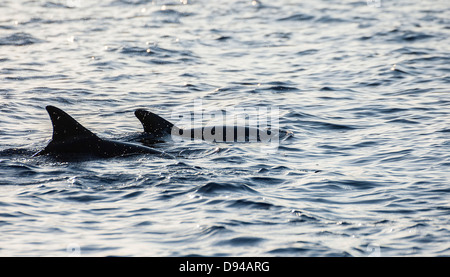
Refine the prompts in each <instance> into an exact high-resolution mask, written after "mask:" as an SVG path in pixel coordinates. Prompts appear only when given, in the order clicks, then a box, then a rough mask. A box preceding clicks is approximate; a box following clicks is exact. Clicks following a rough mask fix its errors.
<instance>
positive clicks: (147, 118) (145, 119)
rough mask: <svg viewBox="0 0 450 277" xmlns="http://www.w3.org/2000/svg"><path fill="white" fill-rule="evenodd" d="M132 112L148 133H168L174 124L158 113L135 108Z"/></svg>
mask: <svg viewBox="0 0 450 277" xmlns="http://www.w3.org/2000/svg"><path fill="white" fill-rule="evenodd" d="M134 114H135V115H136V117H137V118H138V119H139V120H140V121H141V123H142V126H143V127H144V132H146V133H149V134H153V135H161V134H164V133H165V134H170V132H171V131H172V127H173V126H174V125H173V124H172V123H170V122H169V121H167V120H165V119H164V118H162V117H160V116H159V115H157V114H154V113H152V112H149V111H146V110H143V109H138V110H136V111H135V112H134Z"/></svg>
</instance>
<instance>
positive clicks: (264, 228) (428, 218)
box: [0, 0, 450, 257]
mask: <svg viewBox="0 0 450 277" xmlns="http://www.w3.org/2000/svg"><path fill="white" fill-rule="evenodd" d="M199 103H200V104H201V105H202V106H201V108H202V110H204V111H216V112H217V111H218V112H220V113H227V112H228V111H230V110H232V109H234V110H239V109H240V110H246V111H250V113H252V112H253V113H254V112H259V113H261V111H266V110H276V111H277V114H278V121H277V124H278V125H277V127H279V129H281V130H284V131H286V132H287V133H289V134H290V135H289V136H285V137H284V138H283V139H280V140H279V141H278V144H277V145H275V146H273V145H272V147H265V146H264V145H263V143H259V142H248V143H232V142H211V141H199V140H193V141H190V140H182V141H179V140H166V141H161V142H158V143H155V144H154V145H152V147H153V148H155V149H158V150H160V151H164V152H165V153H168V154H170V155H172V156H174V157H175V158H173V159H170V158H166V157H161V156H157V155H151V154H145V155H135V156H127V157H116V158H109V159H87V160H78V161H59V160H55V159H52V158H49V157H32V155H33V154H34V153H35V152H36V151H39V150H40V149H42V148H44V147H45V146H46V145H47V143H48V142H49V140H50V139H51V137H52V123H51V121H50V118H49V116H48V114H47V111H46V110H45V107H46V106H47V105H53V106H56V107H59V108H61V109H63V110H64V111H66V112H67V113H69V114H70V115H72V116H73V117H74V118H75V119H76V120H78V121H79V122H80V123H81V124H82V125H83V126H85V127H86V128H88V129H89V130H91V131H93V132H95V133H96V134H97V135H98V136H100V137H102V138H107V139H116V140H124V141H126V140H127V139H129V138H130V137H133V136H135V135H136V134H139V133H140V132H142V126H141V124H140V122H139V120H137V118H136V117H135V116H134V110H135V109H137V108H143V109H147V110H150V111H152V112H154V113H156V114H159V115H160V116H162V117H164V118H168V119H170V118H173V116H172V115H173V114H174V112H179V111H188V112H190V111H194V109H195V107H196V105H198V104H199ZM0 104H1V105H0V234H1V235H0V256H238V257H243V256H261V257H266V256H267V257H274V256H283V257H284V256H308V257H311V256H355V257H368V256H433V257H435V256H450V2H449V1H448V0H436V1H419V0H399V1H388V0H369V1H366V0H331V1H294V0H279V1H268V0H255V1H251V0H233V1H207V0H181V1H176V0H172V1H169V0H167V1H162V0H160V1H159V0H158V1H156V0H154V1H151V0H103V1H88V0H20V1H16V0H3V1H1V3H0ZM216 114H217V113H216ZM250 117H251V116H249V115H247V116H246V117H245V118H244V119H245V120H244V121H245V122H246V121H247V119H249V118H250ZM209 119H210V120H214V118H213V117H211V118H209ZM245 122H238V123H237V124H244V125H245V124H246V123H245ZM180 124H181V123H180Z"/></svg>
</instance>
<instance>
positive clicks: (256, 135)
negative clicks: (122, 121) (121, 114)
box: [134, 109, 280, 142]
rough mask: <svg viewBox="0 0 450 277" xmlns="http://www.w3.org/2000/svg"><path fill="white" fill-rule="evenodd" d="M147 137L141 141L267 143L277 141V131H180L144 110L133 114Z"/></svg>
mask: <svg viewBox="0 0 450 277" xmlns="http://www.w3.org/2000/svg"><path fill="white" fill-rule="evenodd" d="M134 114H135V115H136V117H137V118H138V119H139V121H141V123H142V126H143V127H144V133H145V134H146V135H147V137H146V138H143V140H144V141H145V140H151V141H158V140H160V139H164V138H165V137H168V136H171V135H175V136H177V137H183V138H187V139H200V140H205V141H211V142H268V141H271V140H272V141H274V140H275V139H276V140H278V139H279V134H280V133H279V130H275V131H271V130H261V129H258V128H252V127H241V126H206V127H199V128H193V129H181V128H178V127H177V126H175V125H174V124H173V123H171V122H169V121H167V120H166V119H164V118H162V117H160V116H159V115H157V114H154V113H152V112H149V111H147V110H144V109H138V110H136V111H135V112H134Z"/></svg>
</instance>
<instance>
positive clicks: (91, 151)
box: [33, 106, 165, 158]
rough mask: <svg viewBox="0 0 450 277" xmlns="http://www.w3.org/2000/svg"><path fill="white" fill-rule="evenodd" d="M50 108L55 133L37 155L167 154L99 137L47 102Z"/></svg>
mask: <svg viewBox="0 0 450 277" xmlns="http://www.w3.org/2000/svg"><path fill="white" fill-rule="evenodd" d="M46 109H47V112H48V114H49V115H50V119H51V121H52V124H53V137H52V140H51V141H50V142H49V143H48V145H47V146H46V147H45V148H44V149H43V150H41V151H39V152H38V153H36V154H34V155H33V156H40V155H47V154H49V155H52V156H56V157H58V158H73V157H77V156H93V157H99V158H110V157H118V156H128V155H133V154H158V155H165V154H164V153H162V152H160V151H157V150H155V149H152V148H150V147H146V146H142V145H137V144H133V143H126V142H120V141H114V140H107V139H102V138H99V137H98V136H97V135H96V134H94V133H92V132H91V131H89V130H88V129H86V128H85V127H83V126H82V125H81V124H80V123H78V122H77V121H76V120H75V119H73V118H72V117H71V116H70V115H68V114H67V113H65V112H64V111H62V110H61V109H58V108H56V107H54V106H47V107H46Z"/></svg>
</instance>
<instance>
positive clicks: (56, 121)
mask: <svg viewBox="0 0 450 277" xmlns="http://www.w3.org/2000/svg"><path fill="white" fill-rule="evenodd" d="M45 108H46V109H47V112H48V114H49V115H50V119H51V121H52V124H53V137H52V140H53V141H61V140H65V139H68V138H74V137H77V138H82V137H83V138H86V137H97V136H96V135H95V134H94V133H92V132H91V131H89V130H88V129H86V128H85V127H83V125H81V124H80V123H78V122H77V121H76V120H75V119H73V118H72V117H71V116H70V115H68V114H67V113H66V112H64V111H63V110H61V109H58V108H57V107H54V106H47V107H45Z"/></svg>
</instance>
